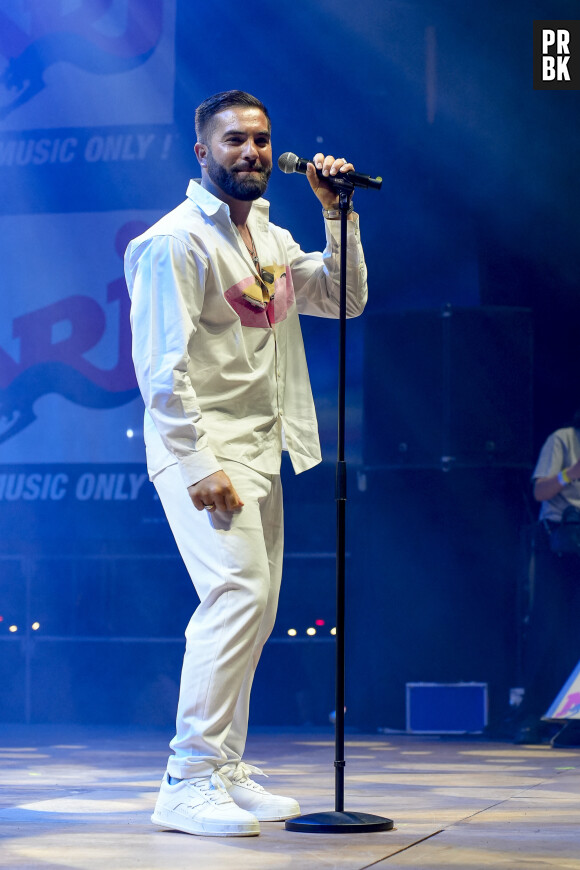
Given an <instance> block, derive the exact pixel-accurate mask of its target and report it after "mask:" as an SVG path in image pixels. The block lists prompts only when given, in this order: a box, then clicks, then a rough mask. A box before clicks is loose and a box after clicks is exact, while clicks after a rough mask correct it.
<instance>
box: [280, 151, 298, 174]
mask: <svg viewBox="0 0 580 870" xmlns="http://www.w3.org/2000/svg"><path fill="white" fill-rule="evenodd" d="M298 160H299V158H298V157H297V156H296V154H292V152H291V151H285V152H284V154H280V156H279V157H278V167H279V168H280V169H281V170H282V172H296V167H297V166H298Z"/></svg>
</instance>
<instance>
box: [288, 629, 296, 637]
mask: <svg viewBox="0 0 580 870" xmlns="http://www.w3.org/2000/svg"><path fill="white" fill-rule="evenodd" d="M297 633H298V632H297V631H296V629H295V628H289V629H288V634H289V635H290V637H296V635H297Z"/></svg>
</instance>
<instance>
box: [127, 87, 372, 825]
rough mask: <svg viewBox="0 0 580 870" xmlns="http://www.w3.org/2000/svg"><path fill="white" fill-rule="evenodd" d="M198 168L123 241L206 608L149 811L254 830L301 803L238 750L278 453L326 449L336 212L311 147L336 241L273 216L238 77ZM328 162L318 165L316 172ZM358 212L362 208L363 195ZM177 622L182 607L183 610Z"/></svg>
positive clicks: (168, 467) (350, 289)
mask: <svg viewBox="0 0 580 870" xmlns="http://www.w3.org/2000/svg"><path fill="white" fill-rule="evenodd" d="M195 125H196V135H197V143H196V145H195V154H196V157H197V159H198V161H199V164H200V167H201V180H200V181H191V182H190V184H189V187H188V189H187V199H186V200H185V202H183V203H182V204H181V205H179V206H178V207H177V208H176V209H174V210H173V211H172V212H170V213H169V214H167V215H165V216H164V217H163V218H161V220H160V221H158V223H156V224H155V225H154V226H153V227H151V229H149V230H148V231H147V232H145V233H143V235H141V236H139V237H138V238H137V239H134V240H133V241H132V242H131V243H130V245H129V247H128V249H127V254H126V277H127V284H128V287H129V293H130V295H131V298H132V305H131V324H132V329H133V358H134V362H135V369H136V372H137V379H138V382H139V387H140V389H141V393H142V395H143V399H144V402H145V406H146V411H145V443H146V449H147V465H148V470H149V474H150V477H151V479H152V480H153V482H154V484H155V487H156V489H157V492H158V494H159V498H160V499H161V502H162V504H163V508H164V510H165V513H166V516H167V519H168V521H169V524H170V526H171V529H172V532H173V535H174V537H175V540H176V542H177V546H178V548H179V551H180V553H181V556H182V557H183V560H184V562H185V565H186V567H187V570H188V571H189V574H190V576H191V579H192V581H193V583H194V586H195V589H196V591H197V594H198V595H199V599H200V604H199V606H198V607H197V609H196V611H195V613H194V614H193V616H192V618H191V620H190V622H189V625H188V626H187V629H186V639H187V645H186V651H185V657H184V662H183V670H182V675H181V686H180V695H179V705H178V710H177V727H176V735H175V737H174V738H173V740H172V741H171V748H172V750H173V753H174V754H173V755H171V756H170V758H169V761H168V765H167V772H166V773H165V775H164V777H163V780H162V783H161V789H160V792H159V797H158V800H157V804H156V807H155V811H154V814H153V816H152V821H153V822H154V823H155V824H156V825H160V826H162V827H164V828H170V829H175V830H179V831H186V832H188V833H191V834H205V835H213V836H248V835H253V834H258V833H259V831H260V822H261V821H264V822H266V821H279V820H283V819H287V818H290V817H292V816H296V815H298V814H299V812H300V808H299V806H298V803H297V802H296V801H295V800H294V799H293V798H288V797H282V796H279V795H274V794H271V793H270V792H268V791H266V790H265V789H264V788H262V786H261V785H259V784H258V783H256V782H255V781H254V780H253V779H252V775H256V774H259V773H261V771H259V770H258V769H257V768H255V767H252V766H251V765H249V764H247V763H246V762H245V761H243V760H242V758H243V754H244V748H245V743H246V736H247V728H248V714H249V700H250V690H251V686H252V680H253V677H254V672H255V669H256V665H257V663H258V659H259V658H260V653H261V651H262V648H263V646H264V643H265V642H266V640H267V638H268V636H269V635H270V632H271V631H272V628H273V625H274V619H275V616H276V607H277V602H278V592H279V588H280V580H281V572H282V554H283V518H282V491H281V486H280V456H281V451H282V446H283V445H284V447H285V448H286V449H287V450H288V451H289V453H290V458H291V460H292V464H293V467H294V470H295V472H296V473H299V472H301V471H305V470H306V469H308V468H311V467H312V466H314V465H316V464H317V463H318V462H320V458H321V457H320V445H319V441H318V431H317V425H316V417H315V411H314V404H313V401H312V393H311V389H310V383H309V379H308V371H307V367H306V359H305V355H304V347H303V343H302V336H301V332H300V324H299V319H298V314H299V313H300V314H313V315H318V316H322V317H338V313H339V284H338V280H339V252H340V233H339V230H340V221H339V220H338V218H339V212H338V210H337V209H338V194H337V192H336V189H335V188H334V187H333V185H332V183H331V181H332V177H333V176H336V175H340V174H341V173H344V172H348V171H349V170H352V169H353V166H352V164H351V163H348V162H347V161H346V160H345V159H343V158H339V159H335V158H334V157H331V156H324V155H322V154H316V155H315V157H314V159H313V162H312V163H311V164H309V166H308V172H307V177H308V181H309V182H310V186H311V188H312V190H313V192H314V194H315V196H316V197H317V198H318V200H319V202H320V204H321V205H322V212H323V216H324V224H325V228H326V239H327V243H326V248H325V250H324V253H309V254H306V253H304V252H303V251H301V250H300V247H299V246H298V245H297V244H296V242H295V241H294V240H293V238H292V237H291V235H290V233H289V232H287V231H286V230H284V229H281V228H280V227H277V226H275V225H274V224H271V223H269V221H268V203H267V202H266V201H265V200H264V199H262V198H261V196H262V194H263V193H264V191H265V190H266V187H267V184H268V179H269V177H270V173H271V171H272V146H271V137H270V118H269V115H268V112H267V110H266V108H265V107H264V105H263V104H262V103H261V102H260V101H259V100H258V99H256V98H255V97H253V96H251V95H250V94H247V93H244V92H243V91H227V92H224V93H220V94H216V95H215V96H213V97H209V99H207V100H205V101H204V102H203V103H202V104H201V105H200V106H199V107H198V109H197V111H196V115H195ZM317 169H318V170H319V171H320V172H321V174H318V173H317V171H316V170H317ZM351 208H352V206H351ZM366 294H367V289H366V267H365V263H364V258H363V253H362V248H361V245H360V240H359V230H358V217H357V215H356V214H355V213H354V212H352V211H351V213H350V214H349V223H348V269H347V315H348V316H349V317H354V316H357V315H359V314H360V313H361V312H362V310H363V309H364V306H365V303H366ZM176 616H177V617H178V618H179V619H180V618H181V614H177V615H176Z"/></svg>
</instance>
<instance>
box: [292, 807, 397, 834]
mask: <svg viewBox="0 0 580 870" xmlns="http://www.w3.org/2000/svg"><path fill="white" fill-rule="evenodd" d="M393 825H394V822H393V820H392V819H386V818H384V817H383V816H373V815H371V814H370V813H348V812H342V813H337V812H326V813H324V812H321V813H308V814H307V815H305V816H298V818H296V819H288V821H287V822H286V824H285V828H286V830H287V831H301V832H302V833H305V834H362V833H367V834H372V833H374V832H375V831H392V830H393Z"/></svg>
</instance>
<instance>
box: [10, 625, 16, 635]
mask: <svg viewBox="0 0 580 870" xmlns="http://www.w3.org/2000/svg"><path fill="white" fill-rule="evenodd" d="M8 631H11V632H12V634H14V632H15V631H18V626H17V625H11V626H10V627H9V628H8Z"/></svg>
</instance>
